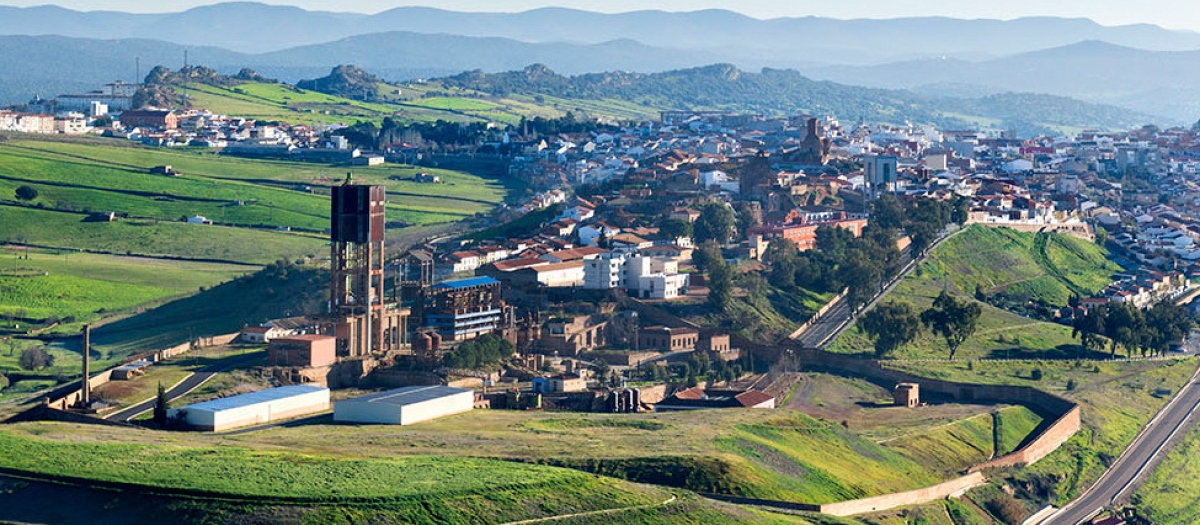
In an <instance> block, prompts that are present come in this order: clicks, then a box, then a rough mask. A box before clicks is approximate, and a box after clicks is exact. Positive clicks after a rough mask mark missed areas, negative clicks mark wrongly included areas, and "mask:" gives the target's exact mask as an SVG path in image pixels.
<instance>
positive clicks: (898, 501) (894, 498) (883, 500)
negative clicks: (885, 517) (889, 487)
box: [820, 472, 987, 517]
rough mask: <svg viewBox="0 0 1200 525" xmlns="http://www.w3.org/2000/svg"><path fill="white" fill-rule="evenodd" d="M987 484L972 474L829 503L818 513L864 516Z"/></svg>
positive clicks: (948, 495) (941, 497)
mask: <svg viewBox="0 0 1200 525" xmlns="http://www.w3.org/2000/svg"><path fill="white" fill-rule="evenodd" d="M986 482H987V478H986V477H984V475H983V474H981V473H979V472H973V473H970V474H967V475H966V476H963V477H960V478H955V479H952V480H950V481H947V482H945V483H938V484H937V485H933V486H930V487H925V488H921V489H917V490H910V491H908V492H896V493H894V494H885V495H883V496H875V497H871V498H863V499H856V500H850V501H842V502H838V503H829V504H825V505H821V506H820V508H821V510H820V512H822V513H824V514H829V515H832V516H840V517H846V516H855V515H858V514H866V513H868V512H879V511H883V510H888V509H894V508H896V507H905V506H908V505H916V504H919V503H925V502H929V501H933V500H938V499H945V498H949V497H951V496H956V495H959V494H962V493H963V492H966V491H967V490H970V489H972V488H975V487H978V486H979V485H982V484H984V483H986Z"/></svg>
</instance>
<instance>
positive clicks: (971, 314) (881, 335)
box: [858, 292, 983, 359]
mask: <svg viewBox="0 0 1200 525" xmlns="http://www.w3.org/2000/svg"><path fill="white" fill-rule="evenodd" d="M982 314H983V307H982V306H980V305H979V303H976V302H974V301H971V300H969V299H958V298H956V297H954V296H952V295H950V294H947V293H946V292H942V293H941V294H940V295H938V297H937V299H934V301H933V305H932V306H930V307H929V308H927V309H926V310H925V311H923V312H921V313H920V314H919V315H918V314H917V313H916V311H914V310H913V309H912V307H911V306H909V305H907V304H904V303H895V302H891V303H887V304H881V305H879V306H877V307H875V308H874V309H873V310H871V311H870V312H869V313H867V315H864V316H863V318H862V320H861V321H860V322H859V324H858V326H859V328H860V329H862V331H863V332H864V333H866V334H867V336H868V337H870V338H871V340H872V341H874V343H875V355H876V356H877V357H885V356H887V355H888V354H891V353H892V352H894V351H896V350H898V349H899V348H900V347H902V346H904V345H906V344H908V343H911V342H912V341H913V340H914V339H916V338H917V335H918V334H920V332H921V327H922V325H924V326H925V327H926V328H928V329H929V330H931V331H933V333H935V334H937V335H940V336H942V338H943V339H945V341H946V347H947V348H949V349H950V359H954V355H955V354H956V353H957V352H958V348H959V346H961V345H962V344H963V343H964V342H966V340H967V339H969V338H970V337H971V336H972V335H973V334H974V333H975V328H976V326H977V325H978V322H979V317H980V315H982Z"/></svg>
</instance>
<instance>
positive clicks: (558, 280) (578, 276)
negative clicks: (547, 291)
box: [523, 261, 585, 288]
mask: <svg viewBox="0 0 1200 525" xmlns="http://www.w3.org/2000/svg"><path fill="white" fill-rule="evenodd" d="M584 264H585V262H584V261H568V262H563V263H554V264H543V265H539V266H534V267H531V268H527V269H525V270H523V271H529V272H533V273H534V275H535V276H536V277H535V278H536V279H537V282H539V283H541V284H542V286H546V287H549V288H574V287H576V286H582V285H583V284H584V280H585V272H584Z"/></svg>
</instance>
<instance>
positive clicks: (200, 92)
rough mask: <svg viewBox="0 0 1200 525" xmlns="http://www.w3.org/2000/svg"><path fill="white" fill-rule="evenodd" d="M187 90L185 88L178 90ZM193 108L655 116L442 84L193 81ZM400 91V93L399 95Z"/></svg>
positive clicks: (454, 117)
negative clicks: (371, 90)
mask: <svg viewBox="0 0 1200 525" xmlns="http://www.w3.org/2000/svg"><path fill="white" fill-rule="evenodd" d="M177 89H180V90H182V88H177ZM186 90H187V93H188V96H189V98H190V99H191V102H192V105H193V106H195V107H199V108H204V109H207V110H209V111H213V112H216V113H222V114H226V115H233V116H239V117H246V118H254V119H260V120H271V121H283V122H290V123H306V124H313V123H318V124H330V123H354V122H357V121H360V120H361V121H376V122H378V121H381V120H383V118H384V117H392V118H396V119H399V120H401V121H403V122H433V121H435V120H446V121H450V122H477V121H491V122H502V123H507V124H517V123H519V122H520V121H521V118H522V117H528V118H533V117H546V118H555V117H561V116H563V115H565V114H566V112H568V111H571V112H575V113H576V114H578V115H581V116H590V117H597V118H605V119H621V118H649V117H653V116H655V115H656V114H657V110H656V109H654V108H652V107H647V106H644V105H639V104H635V103H631V102H623V101H619V100H588V99H581V100H575V99H565V98H558V97H544V96H536V97H535V96H534V95H528V96H520V95H508V96H505V95H496V94H488V93H484V92H480V91H475V90H469V89H461V88H457V87H453V86H448V85H445V84H443V83H441V82H437V81H434V82H428V83H409V84H397V85H391V84H385V83H379V84H378V85H377V86H376V91H377V94H376V95H375V98H376V99H377V100H375V101H372V102H364V101H361V100H354V99H350V98H345V97H341V96H337V95H332V94H326V93H321V92H318V91H312V90H306V89H300V88H297V87H294V86H290V85H287V84H267V83H258V82H248V83H242V84H237V85H232V86H215V85H210V84H201V83H194V82H193V83H189V84H187V87H186ZM397 92H399V93H397Z"/></svg>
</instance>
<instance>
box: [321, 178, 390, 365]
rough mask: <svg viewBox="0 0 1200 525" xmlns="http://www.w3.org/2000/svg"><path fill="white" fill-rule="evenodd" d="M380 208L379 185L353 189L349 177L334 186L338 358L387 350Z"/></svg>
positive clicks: (333, 290) (333, 301)
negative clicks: (385, 343) (340, 355)
mask: <svg viewBox="0 0 1200 525" xmlns="http://www.w3.org/2000/svg"><path fill="white" fill-rule="evenodd" d="M384 206H385V192H384V189H383V187H382V186H367V185H357V184H353V180H352V177H351V176H350V175H349V174H347V176H346V181H345V182H343V183H342V184H341V185H337V186H334V187H333V201H332V209H331V217H332V225H331V226H332V227H331V229H332V231H331V234H332V235H331V241H332V242H331V246H332V256H331V258H330V262H331V267H330V275H331V278H332V283H331V286H330V314H331V315H332V317H333V320H334V325H335V330H334V331H335V335H336V336H337V338H338V350H339V353H340V354H342V355H348V356H364V355H369V354H371V353H374V352H375V351H377V350H382V349H383V347H384V346H385V345H384V342H385V339H384V330H385V326H384V324H385V323H384V297H383V292H384V290H383V287H384V282H383V278H384V274H383V265H384V257H385V254H384V245H383V241H384V224H385V221H384ZM387 346H390V345H387Z"/></svg>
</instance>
